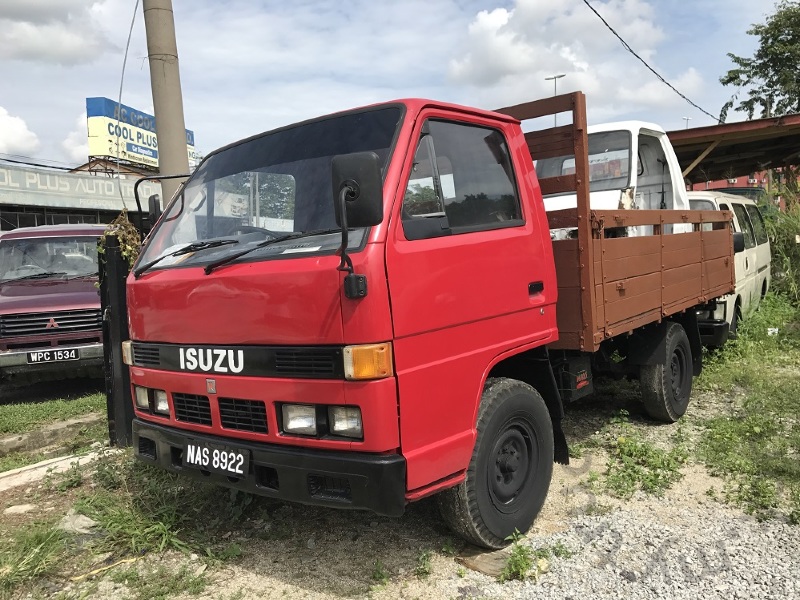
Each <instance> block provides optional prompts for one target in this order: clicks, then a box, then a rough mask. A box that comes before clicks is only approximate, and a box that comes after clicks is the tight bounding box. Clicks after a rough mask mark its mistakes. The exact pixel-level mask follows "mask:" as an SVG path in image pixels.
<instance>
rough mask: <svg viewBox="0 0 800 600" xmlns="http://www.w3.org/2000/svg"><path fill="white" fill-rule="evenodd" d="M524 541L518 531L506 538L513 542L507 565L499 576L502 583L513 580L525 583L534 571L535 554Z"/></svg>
mask: <svg viewBox="0 0 800 600" xmlns="http://www.w3.org/2000/svg"><path fill="white" fill-rule="evenodd" d="M524 539H525V538H524V537H523V535H522V534H521V533H520V532H519V531H518V530H516V529H515V530H514V533H512V534H511V535H510V536H508V537H507V538H506V541H510V542H511V551H510V552H509V553H508V558H507V559H506V564H505V566H504V567H503V570H502V571H500V575H499V576H498V580H499V581H500V582H501V583H504V582H506V581H511V580H512V579H517V580H519V581H524V580H525V579H527V577H528V575H529V574H530V572H531V570H532V569H533V567H534V561H533V559H534V554H533V551H532V550H531V548H530V546H528V545H527V544H526V543H524Z"/></svg>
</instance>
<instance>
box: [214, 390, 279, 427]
mask: <svg viewBox="0 0 800 600" xmlns="http://www.w3.org/2000/svg"><path fill="white" fill-rule="evenodd" d="M218 403H219V416H220V420H221V421H222V426H223V427H224V428H225V429H238V430H240V431H253V432H256V433H267V407H266V405H265V404H264V403H263V402H261V401H259V400H239V399H237V398H220V399H219V400H218Z"/></svg>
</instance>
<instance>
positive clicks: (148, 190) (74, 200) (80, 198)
mask: <svg viewBox="0 0 800 600" xmlns="http://www.w3.org/2000/svg"><path fill="white" fill-rule="evenodd" d="M137 179H138V178H137V177H132V178H130V179H116V178H111V177H102V176H101V177H97V176H94V175H85V174H82V173H80V174H79V173H56V172H53V171H48V170H45V169H34V168H30V167H17V166H13V165H0V205H4V204H13V205H20V206H44V207H48V208H80V209H87V210H113V211H120V210H121V209H122V207H123V206H125V207H127V208H128V210H129V211H131V212H133V211H135V210H136V201H135V200H134V196H133V186H134V184H135V183H136V180H137ZM160 193H161V184H160V183H157V182H155V181H143V182H142V183H141V185H140V186H139V196H140V197H141V198H143V199H144V200H145V201H146V200H147V198H148V197H149V196H150V195H151V194H160ZM120 195H122V197H123V198H124V201H123V200H122V198H120ZM143 208H144V210H147V206H146V205H145V206H144V207H143Z"/></svg>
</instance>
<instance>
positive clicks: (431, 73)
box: [0, 0, 774, 166]
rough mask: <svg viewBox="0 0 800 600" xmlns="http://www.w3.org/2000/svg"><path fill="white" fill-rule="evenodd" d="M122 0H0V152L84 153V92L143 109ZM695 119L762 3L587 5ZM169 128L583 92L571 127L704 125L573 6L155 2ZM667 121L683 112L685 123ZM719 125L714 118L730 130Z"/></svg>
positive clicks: (542, 1) (203, 140)
mask: <svg viewBox="0 0 800 600" xmlns="http://www.w3.org/2000/svg"><path fill="white" fill-rule="evenodd" d="M135 5H136V0H0V31H2V32H3V33H2V35H0V158H3V157H5V158H9V157H11V158H17V159H18V158H20V157H25V159H33V160H34V161H39V162H44V161H46V162H48V163H51V162H52V164H63V165H71V166H75V165H78V164H81V163H83V162H85V161H86V160H87V152H88V147H87V142H86V136H87V131H86V103H85V99H86V98H87V97H93V96H105V97H108V98H112V99H114V100H117V97H118V95H119V89H120V78H121V73H122V65H123V55H124V52H125V46H126V41H127V37H128V31H129V28H130V25H131V21H132V19H134V21H133V22H134V26H133V34H132V38H131V44H130V48H129V51H128V61H127V66H126V69H125V77H124V80H123V88H122V103H123V104H127V105H128V106H131V107H133V108H136V109H138V110H141V111H145V112H148V113H150V114H152V113H153V102H152V96H151V91H150V76H149V70H148V62H147V44H146V40H145V29H144V16H143V13H142V7H141V4H140V5H139V7H138V9H137V10H136V11H135V12H134V7H135ZM591 5H592V7H593V8H595V10H597V11H598V12H599V13H600V14H601V15H602V16H603V17H604V18H605V20H606V21H608V23H609V24H610V25H611V26H612V27H613V28H614V29H615V30H616V31H617V32H618V33H619V34H620V36H621V37H622V38H623V39H625V41H626V42H627V43H628V44H629V45H630V46H631V47H632V49H633V50H634V51H635V52H636V53H637V54H639V56H641V57H642V58H644V59H645V60H646V61H647V62H648V63H649V64H650V65H651V66H652V67H653V68H654V69H655V70H656V71H658V72H659V73H660V74H661V75H662V76H663V77H664V78H665V79H666V80H667V81H669V82H670V83H671V84H672V85H674V86H675V87H676V88H677V89H678V90H680V91H681V92H682V93H683V94H684V95H686V96H687V97H689V98H690V99H691V100H692V101H693V102H695V103H696V104H698V105H699V106H700V107H702V108H704V109H705V110H706V111H708V112H709V113H711V114H712V115H718V114H719V110H720V108H721V107H722V105H723V104H724V103H725V102H726V101H727V100H728V99H729V98H730V97H731V95H732V94H733V93H734V92H735V91H736V90H733V89H731V88H730V87H727V88H726V87H723V86H722V85H721V84H720V83H719V77H720V76H721V75H723V74H724V73H725V72H726V71H727V70H728V69H730V68H731V67H732V66H733V65H732V63H731V61H730V59H729V58H728V57H727V53H728V52H732V53H734V54H737V55H739V56H752V54H753V53H754V51H755V49H756V45H757V38H756V37H754V36H751V35H747V33H746V32H747V30H748V29H749V28H750V26H751V25H752V24H753V23H759V22H763V21H764V19H765V17H766V15H768V14H770V13H772V12H773V10H774V0H693V1H692V2H688V1H687V0H591ZM173 8H174V12H175V29H176V35H177V43H178V55H179V63H180V75H181V84H182V90H183V103H184V114H185V123H186V127H187V128H188V129H191V130H193V131H194V134H195V146H196V148H197V149H198V150H199V151H200V153H201V154H206V153H208V152H210V151H211V150H214V149H215V148H218V147H220V146H223V145H225V144H227V143H230V142H232V141H235V140H237V139H240V138H243V137H247V136H250V135H253V134H255V133H259V132H261V131H266V130H269V129H273V128H275V127H279V126H283V125H287V124H290V123H293V122H296V121H300V120H303V119H307V118H311V117H315V116H319V115H324V114H328V113H331V112H335V111H337V110H343V109H347V108H353V107H356V106H363V105H367V104H372V103H375V102H382V101H387V100H393V99H397V98H407V97H424V98H432V99H436V100H442V101H447V102H455V103H458V104H466V105H470V106H477V107H480V108H487V109H492V108H499V107H503V106H509V105H512V104H517V103H520V102H525V101H528V100H533V99H537V98H542V97H545V96H549V95H552V94H553V81H552V80H546V79H545V78H546V77H549V76H552V75H554V74H561V73H563V74H564V77H562V78H560V79H558V81H557V86H558V92H559V93H561V92H571V91H576V90H581V91H583V92H584V93H585V94H586V104H587V110H588V114H589V123H590V124H591V123H601V122H607V121H617V120H626V119H641V120H646V121H651V122H655V123H658V124H659V125H661V126H662V127H664V128H665V129H667V130H672V129H679V128H683V127H686V126H687V124H688V126H689V127H699V126H704V125H711V124H713V123H714V120H712V119H711V118H710V117H708V116H706V115H704V114H703V113H702V112H700V111H699V110H698V109H696V108H694V107H692V106H690V105H689V104H687V103H686V102H685V101H684V100H683V99H681V98H680V97H679V96H678V95H676V94H675V93H674V92H673V91H671V90H670V89H669V88H668V87H667V86H665V85H664V84H663V83H661V82H660V81H659V80H658V79H657V78H656V77H655V76H654V75H653V74H652V73H650V72H649V71H648V70H647V69H646V68H645V67H644V65H642V64H641V63H640V62H639V61H638V60H637V59H636V58H635V57H634V56H632V55H631V54H630V53H629V52H628V51H627V50H626V49H625V48H624V47H623V46H622V44H621V43H620V42H619V40H618V39H617V38H615V37H614V36H613V34H612V33H611V32H610V31H609V30H608V29H607V28H606V27H605V25H603V23H602V22H601V21H600V20H599V19H598V18H597V16H596V15H594V14H593V13H592V11H591V10H590V9H589V8H588V7H587V6H586V4H585V3H584V2H583V0H290V1H286V0H283V1H277V0H173ZM685 117H688V118H689V120H688V121H687V120H686V119H685ZM743 118H744V115H740V114H735V113H734V114H731V115H730V116H729V118H728V120H729V121H732V120H740V119H743Z"/></svg>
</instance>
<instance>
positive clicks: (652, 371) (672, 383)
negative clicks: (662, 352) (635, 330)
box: [639, 323, 694, 423]
mask: <svg viewBox="0 0 800 600" xmlns="http://www.w3.org/2000/svg"><path fill="white" fill-rule="evenodd" d="M664 338H665V344H666V350H667V352H666V362H665V363H659V364H656V365H643V366H642V367H641V370H640V374H639V384H640V387H641V390H642V401H643V402H644V408H645V410H646V411H647V414H649V415H650V416H651V417H652V418H654V419H657V420H659V421H664V422H667V423H674V422H675V421H677V420H678V419H680V418H681V417H682V416H683V415H684V413H685V412H686V408H687V407H688V406H689V397H690V396H691V394H692V377H693V376H694V373H693V369H692V349H691V346H690V345H689V338H688V337H687V335H686V332H685V331H684V329H683V327H681V326H680V325H679V324H678V323H667V326H666V329H665V333H664Z"/></svg>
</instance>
